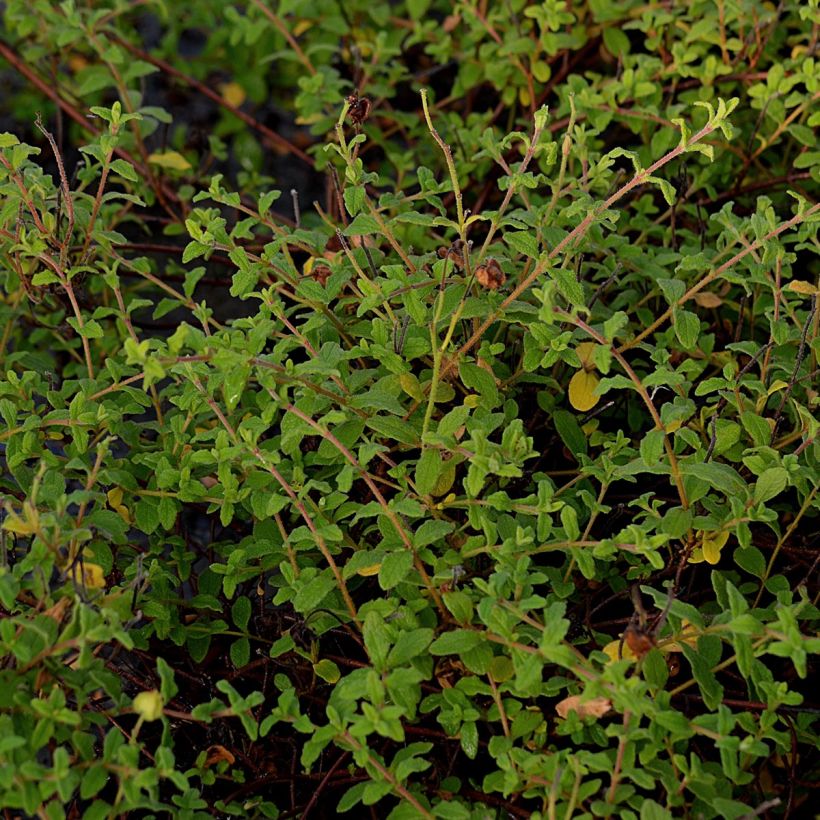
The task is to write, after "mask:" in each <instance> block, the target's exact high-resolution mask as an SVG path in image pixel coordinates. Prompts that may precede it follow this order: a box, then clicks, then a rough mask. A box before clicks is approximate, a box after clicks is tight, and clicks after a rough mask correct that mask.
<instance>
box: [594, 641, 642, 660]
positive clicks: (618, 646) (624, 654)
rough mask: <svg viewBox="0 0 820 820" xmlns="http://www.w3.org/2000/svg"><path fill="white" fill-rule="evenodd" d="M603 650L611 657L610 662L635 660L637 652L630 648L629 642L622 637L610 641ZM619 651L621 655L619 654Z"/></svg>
mask: <svg viewBox="0 0 820 820" xmlns="http://www.w3.org/2000/svg"><path fill="white" fill-rule="evenodd" d="M602 651H603V653H604V654H605V655H607V656H608V657H609V661H608V663H613V662H614V661H618V660H627V661H634V660H635V653H634V652H633V651H632V650H631V649H630V648H629V644H628V643H627V642H626V641H621V640H620V639H618V640H614V641H610V642H609V643H608V644H607V645H606V646H605V647H604V648H603V650H602ZM619 651H620V655H619V654H618V653H619Z"/></svg>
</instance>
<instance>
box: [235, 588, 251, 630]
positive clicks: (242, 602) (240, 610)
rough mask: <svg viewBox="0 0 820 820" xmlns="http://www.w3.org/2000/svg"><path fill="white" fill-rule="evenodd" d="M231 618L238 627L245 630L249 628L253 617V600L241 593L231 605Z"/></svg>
mask: <svg viewBox="0 0 820 820" xmlns="http://www.w3.org/2000/svg"><path fill="white" fill-rule="evenodd" d="M231 618H232V619H233V622H234V623H235V624H236V626H237V628H238V629H240V630H242V631H243V632H244V631H245V630H246V629H247V628H248V622H249V621H250V619H251V602H250V601H249V600H248V598H247V597H246V596H244V595H240V596H239V597H238V598H237V599H236V600H235V601H234V602H233V606H231Z"/></svg>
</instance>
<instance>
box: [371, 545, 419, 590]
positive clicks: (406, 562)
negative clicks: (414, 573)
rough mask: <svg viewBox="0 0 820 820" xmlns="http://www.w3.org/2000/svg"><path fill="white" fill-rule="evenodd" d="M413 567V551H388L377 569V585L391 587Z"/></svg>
mask: <svg viewBox="0 0 820 820" xmlns="http://www.w3.org/2000/svg"><path fill="white" fill-rule="evenodd" d="M412 567H413V553H411V552H410V551H409V550H402V551H401V552H391V553H388V554H387V555H386V556H385V557H384V559H383V560H382V565H381V568H380V569H379V586H380V587H381V588H382V589H393V587H395V586H397V585H398V584H400V583H401V582H402V581H403V580H404V579H405V578H406V577H407V574H408V573H409V572H410V570H411V569H412Z"/></svg>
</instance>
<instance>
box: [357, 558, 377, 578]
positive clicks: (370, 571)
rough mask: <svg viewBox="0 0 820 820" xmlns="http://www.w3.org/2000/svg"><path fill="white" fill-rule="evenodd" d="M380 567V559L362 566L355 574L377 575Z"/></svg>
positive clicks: (366, 576)
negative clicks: (377, 561) (376, 562)
mask: <svg viewBox="0 0 820 820" xmlns="http://www.w3.org/2000/svg"><path fill="white" fill-rule="evenodd" d="M381 568H382V565H381V561H379V563H378V564H370V565H369V566H367V567H362V568H361V569H358V570H356V574H357V575H362V576H363V577H365V578H369V577H370V576H371V575H378V574H379V570H380V569H381Z"/></svg>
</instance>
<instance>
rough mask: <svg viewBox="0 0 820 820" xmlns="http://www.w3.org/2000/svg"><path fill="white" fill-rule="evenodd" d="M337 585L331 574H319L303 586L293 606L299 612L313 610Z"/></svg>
mask: <svg viewBox="0 0 820 820" xmlns="http://www.w3.org/2000/svg"><path fill="white" fill-rule="evenodd" d="M335 586H336V582H335V581H334V579H333V576H332V575H330V574H326V575H325V574H323V575H317V576H316V577H315V578H313V579H312V580H311V581H308V583H307V584H305V586H303V587H302V588H301V589H300V590H299V592H298V593H297V594H296V597H295V598H294V599H293V608H294V609H295V610H296V611H297V612H303V613H307V612H311V611H312V610H314V609H316V607H317V606H319V604H320V603H322V601H324V599H325V598H326V597H327V595H328V594H329V593H330V591H331V590H332V589H334V588H335Z"/></svg>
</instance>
